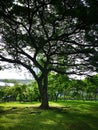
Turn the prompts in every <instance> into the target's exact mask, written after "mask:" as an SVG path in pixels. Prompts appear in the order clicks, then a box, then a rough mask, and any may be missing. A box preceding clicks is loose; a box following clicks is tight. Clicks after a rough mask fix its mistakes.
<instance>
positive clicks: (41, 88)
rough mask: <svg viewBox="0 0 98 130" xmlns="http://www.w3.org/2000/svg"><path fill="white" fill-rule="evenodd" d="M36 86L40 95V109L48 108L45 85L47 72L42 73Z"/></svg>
mask: <svg viewBox="0 0 98 130" xmlns="http://www.w3.org/2000/svg"><path fill="white" fill-rule="evenodd" d="M38 87H39V92H40V96H41V105H40V108H41V109H49V103H48V93H47V87H48V74H47V75H46V74H45V75H43V77H42V78H41V79H40V80H39V81H38Z"/></svg>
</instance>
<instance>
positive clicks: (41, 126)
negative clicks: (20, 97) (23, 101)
mask: <svg viewBox="0 0 98 130" xmlns="http://www.w3.org/2000/svg"><path fill="white" fill-rule="evenodd" d="M0 110H1V113H0V130H55V129H56V130H98V124H97V121H98V115H97V116H94V115H93V114H90V113H82V112H81V111H79V110H76V109H73V108H72V107H62V108H58V107H52V108H51V109H49V110H40V109H37V108H35V107H24V108H18V107H16V108H15V107H10V108H7V109H6V110H4V107H0Z"/></svg>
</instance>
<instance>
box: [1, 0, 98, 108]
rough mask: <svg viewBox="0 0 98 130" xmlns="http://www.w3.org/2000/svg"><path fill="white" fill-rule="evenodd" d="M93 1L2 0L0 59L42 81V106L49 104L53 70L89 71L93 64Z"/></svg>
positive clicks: (40, 86)
mask: <svg viewBox="0 0 98 130" xmlns="http://www.w3.org/2000/svg"><path fill="white" fill-rule="evenodd" d="M94 1H96V2H97V0H94ZM97 4H98V2H97ZM91 5H93V2H92V3H91V0H86V1H85V0H1V1H0V35H1V42H0V61H1V63H2V62H8V63H12V64H14V65H18V66H20V65H21V66H23V67H25V68H26V69H27V70H28V71H30V73H31V74H32V76H33V77H34V78H35V80H36V81H37V83H38V87H39V92H40V94H41V106H40V107H41V108H44V109H47V108H49V105H48V95H47V85H48V74H49V72H51V71H55V72H57V73H61V74H83V73H84V74H85V73H86V71H88V70H89V69H90V68H93V66H92V65H91V64H89V57H90V56H92V55H94V52H95V48H96V47H97V46H98V44H97V42H96V40H97V38H96V36H95V35H94V34H95V33H94V32H95V30H94V27H95V25H96V23H97V20H96V19H93V20H92V19H91V17H90V14H92V13H93V11H92V8H94V7H92V6H91ZM94 5H96V4H94ZM95 9H96V8H95ZM94 11H95V12H96V10H94ZM92 16H93V14H92ZM85 17H86V18H85ZM94 18H96V17H94ZM87 34H88V35H87ZM86 35H87V36H86ZM90 35H91V37H92V35H94V36H95V37H93V38H94V39H93V42H89V39H88V37H90ZM94 40H95V42H94ZM90 41H91V40H90ZM36 69H37V70H38V72H39V74H38V73H37V71H36Z"/></svg>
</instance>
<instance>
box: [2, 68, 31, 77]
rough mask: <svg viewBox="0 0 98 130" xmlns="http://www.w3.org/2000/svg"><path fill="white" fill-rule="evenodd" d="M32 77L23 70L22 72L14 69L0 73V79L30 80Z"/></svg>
mask: <svg viewBox="0 0 98 130" xmlns="http://www.w3.org/2000/svg"><path fill="white" fill-rule="evenodd" d="M31 78H32V76H30V74H29V73H28V72H27V71H26V70H25V69H23V70H22V71H19V70H16V69H10V70H2V71H0V79H31Z"/></svg>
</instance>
